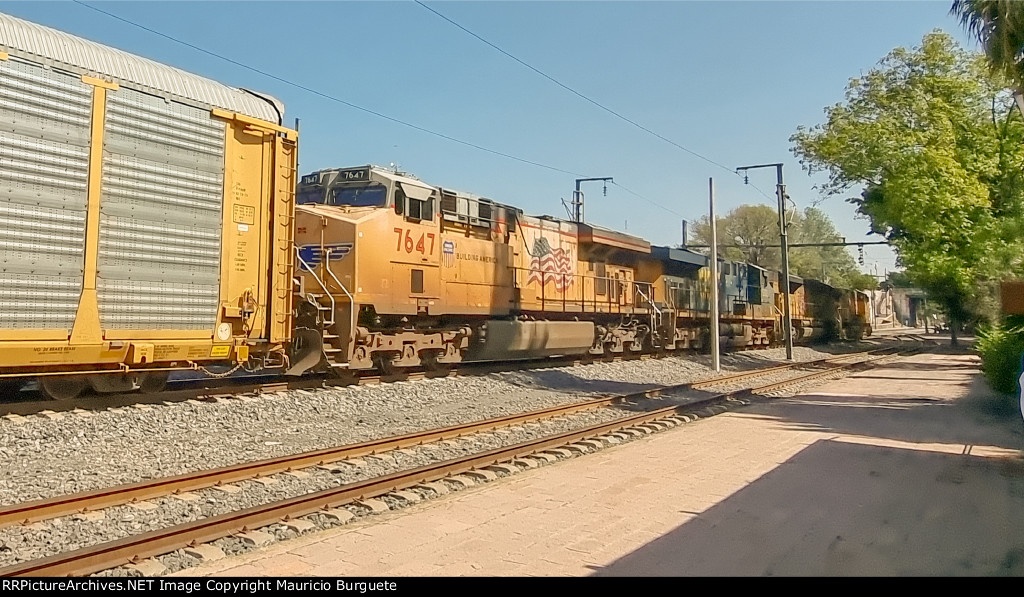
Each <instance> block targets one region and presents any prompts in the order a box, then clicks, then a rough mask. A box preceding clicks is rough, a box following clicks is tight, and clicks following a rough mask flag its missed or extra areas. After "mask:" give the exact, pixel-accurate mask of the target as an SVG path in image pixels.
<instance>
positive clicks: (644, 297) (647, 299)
mask: <svg viewBox="0 0 1024 597" xmlns="http://www.w3.org/2000/svg"><path fill="white" fill-rule="evenodd" d="M634 283H635V284H636V285H637V287H636V292H637V294H639V295H640V296H641V297H643V299H644V300H645V301H647V304H648V305H650V306H651V308H652V309H654V312H655V313H657V314H658V316H661V309H659V308H658V305H655V304H654V300H653V299H651V298H648V297H647V295H646V294H644V291H643V290H641V289H640V284H649V282H634ZM652 296H653V293H652Z"/></svg>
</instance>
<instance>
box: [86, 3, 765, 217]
mask: <svg viewBox="0 0 1024 597" xmlns="http://www.w3.org/2000/svg"><path fill="white" fill-rule="evenodd" d="M72 1H73V2H74V3H76V4H78V5H80V6H83V7H85V8H88V9H89V10H92V11H94V12H97V13H100V14H103V15H105V16H107V17H109V18H112V19H114V20H117V21H120V22H122V23H125V24H127V25H130V26H132V27H136V28H138V29H141V30H143V31H146V32H148V33H151V34H153V35H156V36H159V37H162V38H164V39H167V40H169V41H171V42H174V43H176V44H179V45H182V46H185V47H187V48H190V49H193V50H195V51H197V52H200V53H203V54H206V55H208V56H212V57H214V58H216V59H218V60H222V61H224V62H227V63H229V64H232V65H234V66H237V67H239V68H242V69H245V70H248V71H251V72H254V73H256V74H259V75H262V76H264V77H267V78H269V79H272V80H275V81H278V82H280V83H283V84H285V85H289V86H291V87H295V88H296V89H300V90H302V91H305V92H307V93H310V94H313V95H316V96H318V97H322V98H324V99H327V100H330V101H333V102H336V103H339V104H342V105H344V106H347V107H350V108H352V109H355V110H359V111H362V112H365V113H367V114H371V115H373V116H377V117H378V118H382V119H384V120H387V121H389V122H393V123H396V124H399V125H402V126H405V127H408V128H411V129H414V130H417V131H420V132H423V133H426V134H429V135H433V136H435V137H438V138H441V139H445V140H447V141H451V142H453V143H457V144H460V145H464V146H466V147H470V148H473V149H477V150H479V151H483V152H486V153H490V154H492V155H497V156H500V157H504V158H507V159H511V160H514V161H517V162H520V163H524V164H528V165H531V166H537V167H540V168H545V169H547V170H551V171H554V172H559V173H562V174H569V175H572V176H575V177H578V178H583V177H585V175H584V174H581V173H579V172H574V171H571V170H566V169H564V168H559V167H557V166H552V165H550V164H544V163H541V162H537V161H534V160H530V159H527V158H523V157H520V156H517V155H513V154H510V153H506V152H503V151H499V150H496V149H492V148H490V147H485V146H483V145H479V144H477V143H473V142H471V141H466V140H464V139H459V138H457V137H453V136H451V135H447V134H445V133H441V132H439V131H435V130H432V129H428V128H426V127H422V126H419V125H417V124H413V123H411V122H408V121H405V120H402V119H400V118H396V117H394V116H389V115H387V114H384V113H382V112H378V111H376V110H373V109H370V108H366V107H364V106H360V105H358V104H355V103H353V102H349V101H347V100H344V99H342V98H339V97H336V96H334V95H331V94H328V93H325V92H322V91H319V90H317V89H314V88H311V87H309V86H306V85H303V84H301V83H297V82H295V81H292V80H290V79H286V78H284V77H281V76H279V75H275V74H273V73H271V72H268V71H265V70H263V69H260V68H257V67H254V66H251V65H249V64H246V63H243V62H240V61H238V60H235V59H233V58H230V57H228V56H224V55H223V54H219V53H217V52H213V51H211V50H208V49H206V48H203V47H201V46H198V45H196V44H193V43H190V42H187V41H185V40H182V39H179V38H177V37H174V36H173V35H169V34H166V33H163V32H162V31H158V30H156V29H153V28H152V27H148V26H146V25H143V24H141V23H137V22H135V21H132V20H131V19H128V18H125V17H122V16H120V15H117V14H114V13H111V12H109V11H106V10H103V9H101V8H98V7H95V6H92V5H90V4H88V3H86V2H83V1H82V0H72ZM417 4H420V5H421V6H423V8H425V9H427V10H429V11H431V12H433V13H434V14H437V15H438V16H439V17H440V18H442V19H444V20H446V21H448V22H450V23H451V24H452V25H454V26H456V27H458V28H460V29H462V30H464V31H466V33H468V34H470V35H472V36H473V37H475V38H477V39H479V40H480V41H482V42H483V43H485V44H487V45H489V46H491V47H493V48H494V49H496V50H497V51H499V52H501V53H502V54H505V55H506V56H508V57H510V58H512V59H513V60H515V61H517V62H519V63H520V64H523V65H524V66H526V67H527V68H530V69H531V70H534V71H535V72H537V73H539V74H541V75H542V76H544V77H545V78H547V79H549V80H551V81H552V82H554V83H556V84H558V85H559V86H561V87H563V88H565V89H567V90H569V91H571V92H572V93H574V94H575V95H578V96H580V97H582V98H583V99H585V100H587V101H589V102H591V103H593V104H595V105H597V106H598V107H601V108H602V109H604V110H606V111H608V112H610V113H612V114H613V115H615V116H617V117H619V118H621V119H623V120H625V121H626V122H629V123H631V124H633V125H634V126H637V127H639V128H640V129H642V130H644V131H647V132H648V133H650V134H652V135H654V136H656V137H658V138H660V139H662V140H664V141H666V142H668V143H670V144H672V145H674V146H676V147H678V148H679V149H681V150H683V151H685V152H687V153H690V154H692V155H694V156H696V157H698V158H700V159H702V160H705V161H707V162H709V163H711V164H713V165H715V166H717V167H719V168H722V169H724V170H726V171H728V172H730V173H733V174H736V175H737V176H738V173H736V172H734V171H731V170H729V169H728V168H727V167H726V166H724V165H722V164H720V163H718V162H715V161H714V160H711V159H710V158H707V157H705V156H703V155H701V154H699V153H697V152H694V151H692V150H690V149H687V148H686V147H683V146H682V145H679V144H678V143H675V142H674V141H672V140H671V139H668V138H666V137H663V136H662V135H659V134H658V133H656V132H654V131H652V130H650V129H647V128H646V127H644V126H642V125H640V124H639V123H636V122H634V121H632V120H630V119H629V118H626V117H625V116H623V115H621V114H619V113H618V112H615V111H614V110H611V109H610V108H607V107H605V106H603V105H602V104H600V103H599V102H596V101H594V100H592V99H590V98H588V97H587V96H585V95H583V94H581V93H579V92H577V91H575V90H573V89H572V88H570V87H568V86H567V85H564V84H562V83H560V82H559V81H557V80H555V79H554V78H553V77H550V76H549V75H547V74H545V73H543V72H542V71H540V70H539V69H536V68H534V67H532V66H530V65H529V64H527V63H525V62H523V61H522V60H520V59H518V58H516V57H515V56H513V55H511V54H510V53H508V52H505V51H504V50H502V49H501V48H499V47H497V46H496V45H494V44H492V43H490V42H488V41H487V40H485V39H483V38H482V37H480V36H478V35H476V34H475V33H473V32H471V31H469V30H468V29H466V28H464V27H462V26H461V25H459V24H458V23H455V22H454V21H452V20H451V19H448V18H447V17H445V16H444V15H442V14H440V13H438V12H437V11H435V10H433V9H432V8H430V7H428V6H426V5H425V4H423V3H422V2H417ZM612 184H614V185H615V186H618V187H619V188H621V189H623V190H624V191H626V192H627V193H629V194H631V195H634V196H636V197H638V198H640V199H642V200H644V201H646V202H648V203H650V204H651V205H653V206H655V207H658V208H659V209H662V210H664V211H666V212H668V213H672V214H674V215H677V216H679V217H685V216H683V215H682V214H680V213H679V212H678V211H676V210H674V209H671V208H669V207H666V206H664V205H662V204H660V203H658V202H657V201H654V200H653V199H650V198H648V197H645V196H644V195H642V194H640V193H637V192H636V191H633V190H631V189H629V188H627V187H625V186H623V185H622V184H620V183H615V182H614V181H613V182H612ZM751 186H753V187H754V188H755V189H757V190H758V191H759V192H760V193H761V194H762V195H765V197H768V198H769V199H770V197H769V196H768V195H767V194H765V193H764V191H761V189H759V188H757V187H756V186H755V185H751Z"/></svg>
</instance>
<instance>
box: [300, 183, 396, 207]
mask: <svg viewBox="0 0 1024 597" xmlns="http://www.w3.org/2000/svg"><path fill="white" fill-rule="evenodd" d="M387 199H388V188H387V187H386V186H384V185H382V184H380V183H371V184H356V185H353V184H345V185H339V186H335V187H333V188H331V189H330V190H329V191H328V192H326V193H325V192H324V188H323V187H322V186H319V185H317V186H315V187H308V188H304V189H299V193H298V203H299V204H300V205H303V204H307V203H319V204H321V205H351V206H353V207H384V206H386V205H387Z"/></svg>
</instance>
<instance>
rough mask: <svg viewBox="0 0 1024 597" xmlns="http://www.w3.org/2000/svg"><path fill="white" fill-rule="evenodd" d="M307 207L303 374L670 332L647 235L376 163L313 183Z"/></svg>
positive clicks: (530, 352) (326, 173) (487, 356)
mask: <svg viewBox="0 0 1024 597" xmlns="http://www.w3.org/2000/svg"><path fill="white" fill-rule="evenodd" d="M297 203H298V206H297V208H296V216H295V243H296V255H297V257H296V261H297V264H298V267H297V269H296V272H297V274H298V279H299V300H298V301H297V303H296V304H297V305H299V309H298V310H299V312H300V313H299V318H300V324H299V325H300V327H302V328H304V329H306V330H311V331H312V330H315V332H314V333H309V334H308V341H306V342H303V346H304V348H303V349H302V350H300V351H298V352H297V353H296V354H295V355H294V359H293V367H292V370H293V372H302V371H303V370H305V368H306V367H307V366H309V367H311V366H313V365H317V364H319V365H320V366H324V365H326V366H330V367H333V368H336V369H352V370H358V369H369V368H377V369H379V370H381V371H385V372H387V371H392V370H394V369H395V368H397V367H412V366H419V365H423V366H426V367H428V368H436V367H442V366H445V365H447V364H451V363H457V362H460V361H463V360H502V359H512V358H524V357H541V356H547V355H552V354H583V353H588V352H592V353H605V352H607V353H621V352H623V351H625V350H633V351H640V350H643V349H644V347H645V346H648V347H649V346H651V334H652V333H653V332H654V331H655V328H657V327H658V326H659V325H661V319H660V318H659V317H658V312H659V309H658V307H657V306H656V304H655V301H656V300H657V299H656V297H655V296H654V295H653V285H652V284H651V283H650V282H642V281H638V280H637V279H636V268H635V263H637V261H638V260H639V259H641V258H643V257H645V256H647V257H649V256H650V253H651V246H650V244H649V243H648V242H647V241H644V240H643V239H640V238H638V237H635V236H630V235H627V234H623V233H619V232H614V231H611V230H607V229H603V228H598V227H596V226H590V225H586V224H579V223H573V222H566V221H561V220H557V219H554V218H549V217H532V216H527V215H525V214H523V212H522V210H520V209H517V208H515V207H511V206H508V205H503V204H501V203H497V202H495V201H492V200H489V199H486V198H483V197H478V196H475V195H472V194H469V193H463V192H459V191H455V190H451V189H446V188H443V187H435V186H431V185H428V184H425V183H423V182H421V181H420V180H418V179H416V178H413V177H410V176H407V175H403V174H401V173H397V172H393V171H390V170H386V169H383V168H379V167H374V166H363V167H358V168H344V169H330V170H322V171H319V172H315V173H313V174H309V175H306V176H303V177H302V179H301V183H300V185H299V188H298V193H297ZM321 330H322V332H323V333H322V334H320V333H319V332H320V331H321ZM318 335H319V337H321V338H323V339H324V343H323V346H322V350H320V348H321V347H319V346H317V343H316V337H317V336H318ZM321 354H322V355H323V359H320V355H321Z"/></svg>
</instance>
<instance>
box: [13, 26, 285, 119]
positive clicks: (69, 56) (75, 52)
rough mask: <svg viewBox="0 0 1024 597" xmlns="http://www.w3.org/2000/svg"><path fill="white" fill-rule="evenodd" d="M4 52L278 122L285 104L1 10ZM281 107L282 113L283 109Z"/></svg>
mask: <svg viewBox="0 0 1024 597" xmlns="http://www.w3.org/2000/svg"><path fill="white" fill-rule="evenodd" d="M0 50H3V51H5V52H8V53H9V54H11V55H12V56H21V57H23V58H26V59H29V60H32V61H34V62H44V63H55V64H60V65H63V66H65V67H68V68H70V69H71V70H73V71H76V72H79V73H80V74H92V75H102V76H105V77H110V78H113V79H114V80H115V81H117V82H118V83H120V84H124V85H134V86H136V87H139V86H141V87H142V88H145V89H147V90H151V91H154V92H162V93H158V95H162V94H172V95H176V96H178V97H180V98H185V99H189V100H194V101H197V102H202V103H204V104H208V105H210V106H216V107H218V108H223V109H226V110H231V111H233V112H238V113H241V114H246V115H248V116H252V117H254V118H260V119H262V120H265V121H268V122H274V123H278V124H280V114H281V113H283V112H284V108H283V106H282V105H281V104H280V102H278V101H277V100H274V99H273V98H270V99H271V101H272V102H273V104H276V105H277V109H275V107H274V106H273V105H271V103H269V102H267V101H265V100H264V99H261V98H258V97H256V96H254V95H252V94H250V93H247V92H245V91H242V90H241V89H236V88H234V87H228V86H227V85H222V84H221V83H217V82H216V81H212V80H210V79H207V78H204V77H200V76H199V75H194V74H192V73H187V72H185V71H182V70H178V69H176V68H172V67H170V66H167V65H164V64H160V63H159V62H154V61H152V60H148V59H146V58H142V57H139V56H135V55H134V54H129V53H128V52H123V51H121V50H116V49H114V48H110V47H108V46H104V45H102V44H98V43H96V42H92V41H89V40H86V39H82V38H80V37H76V36H74V35H71V34H68V33H64V32H62V31H57V30H56V29H50V28H49V27H43V26H42V25H37V24H35V23H30V22H28V21H23V20H21V19H16V18H14V17H11V16H9V15H5V14H0ZM279 111H280V112H279Z"/></svg>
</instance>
